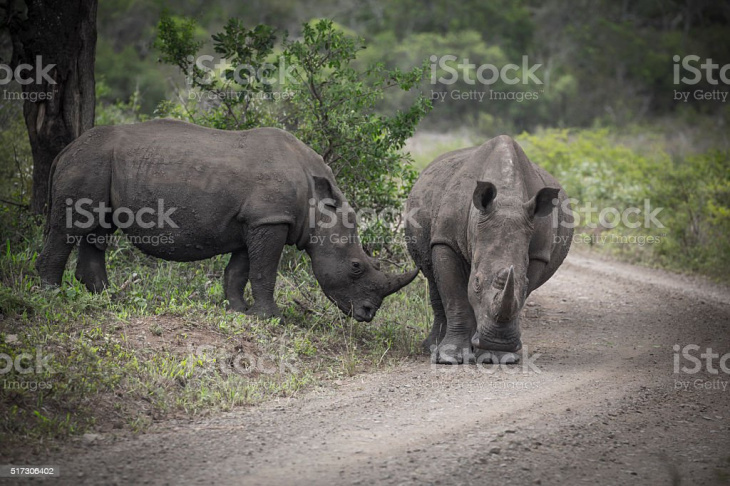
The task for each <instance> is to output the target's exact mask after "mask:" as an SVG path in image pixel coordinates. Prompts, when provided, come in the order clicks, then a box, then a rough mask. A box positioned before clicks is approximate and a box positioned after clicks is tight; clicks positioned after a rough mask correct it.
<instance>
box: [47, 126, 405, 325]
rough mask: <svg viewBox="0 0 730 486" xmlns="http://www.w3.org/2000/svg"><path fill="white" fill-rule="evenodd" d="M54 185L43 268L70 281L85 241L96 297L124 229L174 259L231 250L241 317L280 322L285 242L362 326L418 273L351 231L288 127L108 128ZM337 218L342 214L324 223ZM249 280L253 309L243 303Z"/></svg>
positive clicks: (321, 168) (78, 151) (75, 155)
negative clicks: (386, 263) (380, 254)
mask: <svg viewBox="0 0 730 486" xmlns="http://www.w3.org/2000/svg"><path fill="white" fill-rule="evenodd" d="M51 177H52V181H51V190H50V191H49V211H48V220H47V226H46V238H45V244H44V247H43V250H42V252H41V254H40V256H39V258H38V261H37V269H38V272H39V274H40V276H41V279H42V280H43V281H44V282H45V283H47V284H53V285H60V284H61V280H62V276H63V271H64V268H65V266H66V261H67V259H68V256H69V254H70V252H71V250H72V249H73V247H74V245H75V244H78V245H79V256H78V263H77V266H76V273H75V275H76V278H77V279H79V280H80V281H81V282H82V283H83V284H84V285H86V287H87V288H88V289H89V290H90V291H92V292H95V291H100V290H102V289H104V288H106V287H107V286H108V280H107V273H106V267H105V261H104V252H105V250H106V248H107V243H108V240H109V238H108V237H109V236H110V235H111V234H112V233H114V231H115V230H116V229H118V228H119V229H122V231H123V232H124V233H125V234H126V235H127V238H129V239H130V241H131V242H132V243H133V244H134V245H135V246H136V247H138V248H139V249H140V250H142V251H143V252H144V253H146V254H148V255H152V256H155V257H158V258H163V259H165V260H173V261H194V260H202V259H205V258H210V257H212V256H215V255H219V254H223V253H230V254H231V258H230V261H229V263H228V265H227V267H226V269H225V273H224V291H225V297H226V299H227V300H228V302H229V305H230V308H231V309H233V310H236V311H243V312H247V313H249V314H254V315H259V316H277V315H279V310H278V308H277V306H276V303H275V302H274V286H275V283H276V275H277V267H278V264H279V259H280V257H281V253H282V250H283V248H284V245H296V246H297V248H299V249H300V250H302V249H303V250H305V251H306V252H307V253H308V254H309V256H310V258H311V260H312V269H313V271H314V275H315V277H316V278H317V280H318V282H319V283H320V286H321V287H322V290H323V291H324V293H325V294H326V295H327V297H328V298H329V299H330V300H332V301H333V302H334V303H335V304H336V305H337V306H338V307H339V308H340V310H342V311H343V312H345V313H346V314H348V315H350V316H352V317H354V318H355V319H357V320H359V321H367V322H369V321H371V320H372V319H373V317H374V316H375V312H376V311H377V310H378V308H379V307H380V305H381V303H382V301H383V299H384V298H385V297H386V296H387V295H389V294H391V293H393V292H396V291H397V290H398V289H400V288H401V287H403V286H405V285H407V284H408V283H409V282H410V281H411V280H413V279H414V278H415V276H416V275H417V274H418V270H417V269H416V270H413V271H410V272H406V273H403V274H386V273H384V272H382V271H380V269H379V265H378V263H377V261H375V260H374V259H372V258H371V257H370V256H368V255H367V254H366V253H365V251H364V250H363V248H362V246H361V245H360V243H359V239H358V235H357V228H356V226H355V225H353V224H347V223H348V222H350V221H354V214H352V213H354V211H353V210H352V208H350V206H349V205H348V204H347V201H346V200H345V197H344V196H343V195H342V192H340V190H339V189H338V188H337V185H336V184H335V180H334V177H333V175H332V171H331V170H330V168H329V167H327V165H325V163H324V162H323V160H322V158H321V157H320V156H319V155H318V154H317V153H316V152H314V151H313V150H312V149H311V148H309V147H308V146H306V145H305V144H304V143H302V142H301V141H299V140H298V139H297V138H295V137H294V136H293V135H291V134H289V133H287V132H285V131H283V130H279V129H276V128H258V129H253V130H246V131H223V130H214V129H209V128H203V127H199V126H196V125H192V124H189V123H185V122H181V121H176V120H155V121H150V122H146V123H139V124H135V125H121V126H104V127H96V128H93V129H91V130H89V131H87V132H86V133H84V134H83V135H82V136H81V137H79V138H78V139H77V140H76V141H74V142H73V143H71V144H70V145H69V146H68V147H66V148H65V149H64V150H63V151H62V152H61V153H60V154H59V156H58V157H57V158H56V160H55V161H54V164H53V167H52V169H51ZM335 211H338V212H339V214H341V215H342V217H341V218H332V217H327V218H324V217H322V216H323V215H325V216H331V215H332V214H334V213H335ZM161 212H162V213H164V214H160V213H161ZM325 212H326V214H325ZM155 213H157V214H155ZM323 221H324V222H323ZM248 281H250V282H251V290H252V294H253V298H254V304H253V306H252V307H249V306H248V305H247V302H246V301H245V299H244V296H243V291H244V288H245V287H246V284H247V282H248Z"/></svg>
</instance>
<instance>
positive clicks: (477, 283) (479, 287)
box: [474, 275, 482, 293]
mask: <svg viewBox="0 0 730 486" xmlns="http://www.w3.org/2000/svg"><path fill="white" fill-rule="evenodd" d="M481 291H482V279H481V278H480V277H479V275H477V276H475V277H474V292H476V293H479V292H481Z"/></svg>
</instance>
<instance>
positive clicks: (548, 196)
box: [525, 187, 560, 218]
mask: <svg viewBox="0 0 730 486" xmlns="http://www.w3.org/2000/svg"><path fill="white" fill-rule="evenodd" d="M559 192H560V189H556V188H554V187H543V188H542V189H540V191H539V192H538V193H537V194H535V197H533V198H532V199H530V200H529V201H527V202H526V203H525V210H526V211H527V213H528V214H529V215H531V216H533V217H536V218H543V217H545V216H547V215H549V214H550V213H552V212H553V208H554V207H555V206H557V205H558V193H559Z"/></svg>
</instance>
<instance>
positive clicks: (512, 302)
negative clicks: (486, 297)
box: [495, 265, 517, 322]
mask: <svg viewBox="0 0 730 486" xmlns="http://www.w3.org/2000/svg"><path fill="white" fill-rule="evenodd" d="M495 303H496V306H495V309H496V312H495V315H496V317H497V321H500V322H508V321H510V320H512V316H514V314H515V311H516V307H517V299H516V298H515V270H514V267H513V266H512V265H510V267H509V270H507V277H506V279H505V283H504V289H503V290H502V292H501V293H500V294H499V296H498V297H497V299H495Z"/></svg>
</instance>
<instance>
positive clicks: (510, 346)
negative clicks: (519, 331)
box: [471, 334, 522, 353]
mask: <svg viewBox="0 0 730 486" xmlns="http://www.w3.org/2000/svg"><path fill="white" fill-rule="evenodd" d="M471 344H472V346H474V347H475V348H477V349H484V350H486V351H500V352H504V353H516V352H518V351H519V350H521V349H522V341H521V340H520V339H516V340H510V341H503V340H494V339H490V340H486V339H484V338H482V337H480V336H479V335H478V334H474V336H473V337H472V338H471Z"/></svg>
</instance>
